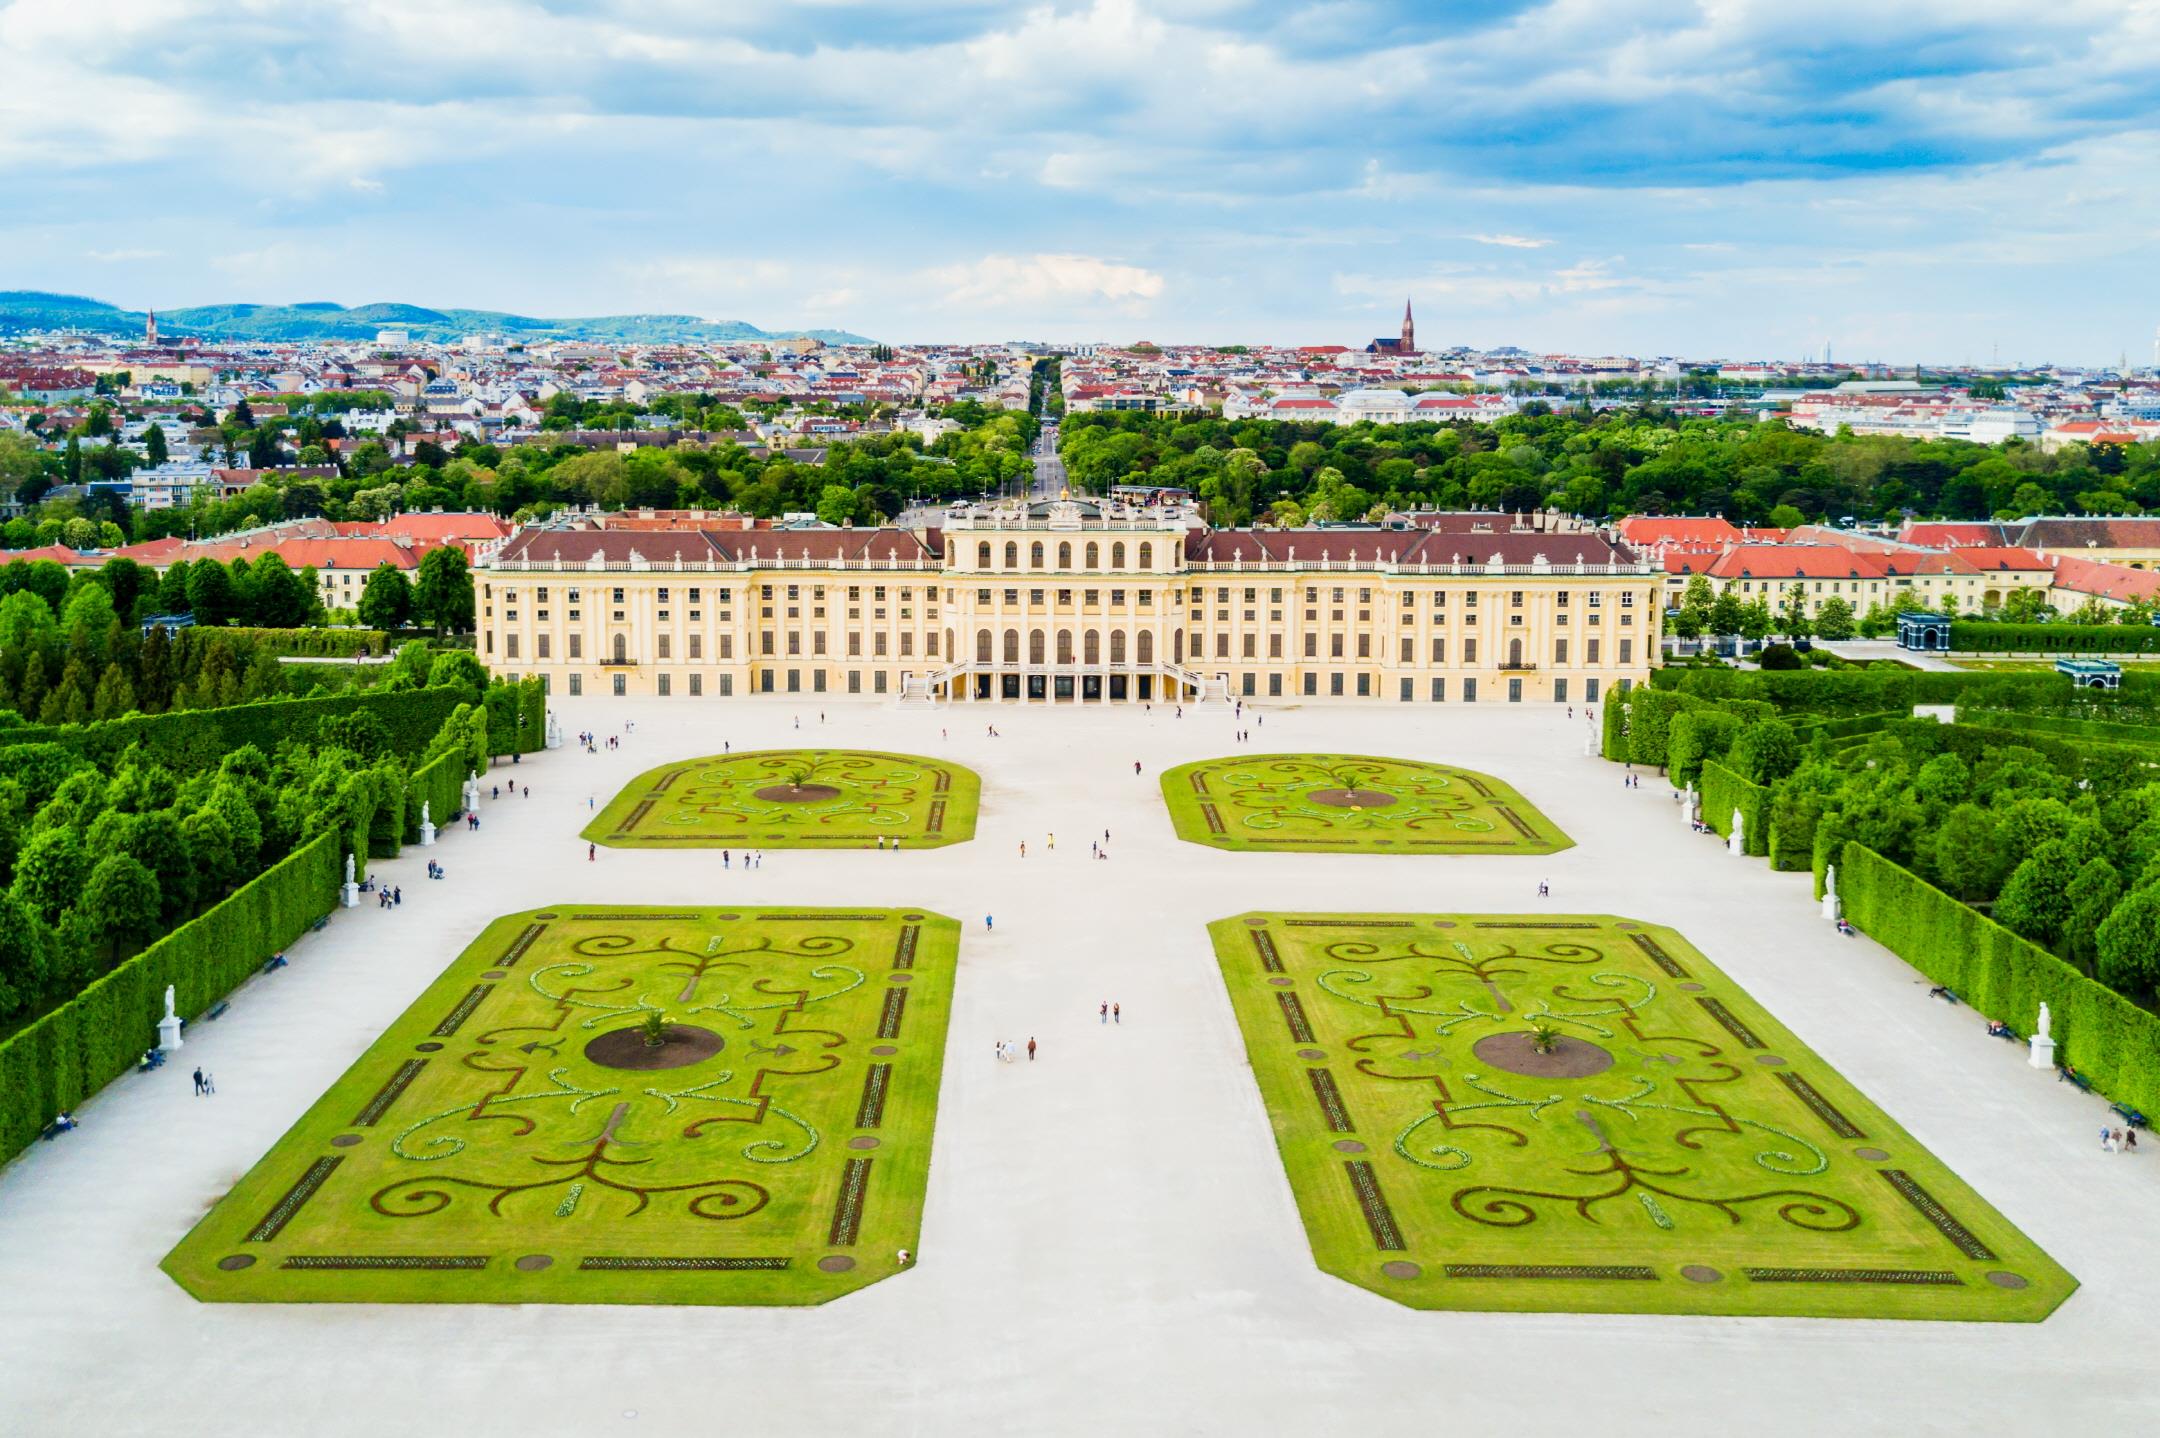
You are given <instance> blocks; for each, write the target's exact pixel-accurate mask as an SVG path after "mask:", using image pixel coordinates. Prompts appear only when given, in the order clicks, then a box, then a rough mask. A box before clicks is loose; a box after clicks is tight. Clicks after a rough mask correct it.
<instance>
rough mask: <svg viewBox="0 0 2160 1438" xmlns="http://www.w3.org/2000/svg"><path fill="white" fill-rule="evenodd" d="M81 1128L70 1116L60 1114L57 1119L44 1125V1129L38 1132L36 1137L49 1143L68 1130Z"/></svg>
mask: <svg viewBox="0 0 2160 1438" xmlns="http://www.w3.org/2000/svg"><path fill="white" fill-rule="evenodd" d="M81 1127H82V1125H81V1124H80V1123H78V1122H76V1121H75V1119H74V1118H73V1117H72V1116H70V1115H68V1114H62V1115H60V1116H59V1117H58V1118H56V1119H54V1120H53V1121H52V1122H51V1123H49V1124H47V1125H45V1127H44V1129H43V1130H41V1131H40V1132H39V1134H38V1137H39V1138H41V1139H44V1140H45V1141H46V1142H47V1143H51V1142H52V1141H53V1140H54V1139H56V1138H58V1137H60V1135H61V1134H64V1133H66V1132H67V1131H68V1130H69V1129H73V1128H81Z"/></svg>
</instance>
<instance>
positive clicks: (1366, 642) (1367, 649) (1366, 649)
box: [1357, 631, 1372, 659]
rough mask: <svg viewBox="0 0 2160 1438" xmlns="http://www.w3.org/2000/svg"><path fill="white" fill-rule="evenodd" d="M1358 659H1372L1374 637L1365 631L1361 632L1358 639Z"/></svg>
mask: <svg viewBox="0 0 2160 1438" xmlns="http://www.w3.org/2000/svg"><path fill="white" fill-rule="evenodd" d="M1357 657H1358V658H1360V659H1370V658H1372V635H1370V634H1367V633H1365V632H1363V631H1360V632H1359V634H1358V637H1357Z"/></svg>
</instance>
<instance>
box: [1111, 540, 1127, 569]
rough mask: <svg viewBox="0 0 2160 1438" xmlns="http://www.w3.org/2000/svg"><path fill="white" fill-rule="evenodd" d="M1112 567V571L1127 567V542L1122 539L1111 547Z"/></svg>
mask: <svg viewBox="0 0 2160 1438" xmlns="http://www.w3.org/2000/svg"><path fill="white" fill-rule="evenodd" d="M1110 567H1111V568H1112V569H1123V568H1124V567H1125V541H1124V540H1122V539H1120V540H1118V541H1117V542H1116V543H1114V544H1112V545H1111V546H1110Z"/></svg>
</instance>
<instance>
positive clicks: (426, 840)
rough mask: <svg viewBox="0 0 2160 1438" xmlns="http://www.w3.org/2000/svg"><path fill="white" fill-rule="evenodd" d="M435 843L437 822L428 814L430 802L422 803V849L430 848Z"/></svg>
mask: <svg viewBox="0 0 2160 1438" xmlns="http://www.w3.org/2000/svg"><path fill="white" fill-rule="evenodd" d="M434 842H435V821H434V818H433V816H431V815H430V814H429V813H428V801H427V800H425V799H422V800H421V801H420V847H421V848H423V849H425V848H428V847H429V846H430V845H432V844H433V843H434Z"/></svg>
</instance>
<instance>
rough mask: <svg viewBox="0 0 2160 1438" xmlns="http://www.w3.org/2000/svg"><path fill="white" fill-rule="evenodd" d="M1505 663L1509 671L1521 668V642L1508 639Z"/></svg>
mask: <svg viewBox="0 0 2160 1438" xmlns="http://www.w3.org/2000/svg"><path fill="white" fill-rule="evenodd" d="M1507 662H1508V668H1510V669H1520V668H1522V641H1521V640H1520V639H1510V640H1509V641H1508V642H1507Z"/></svg>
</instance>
